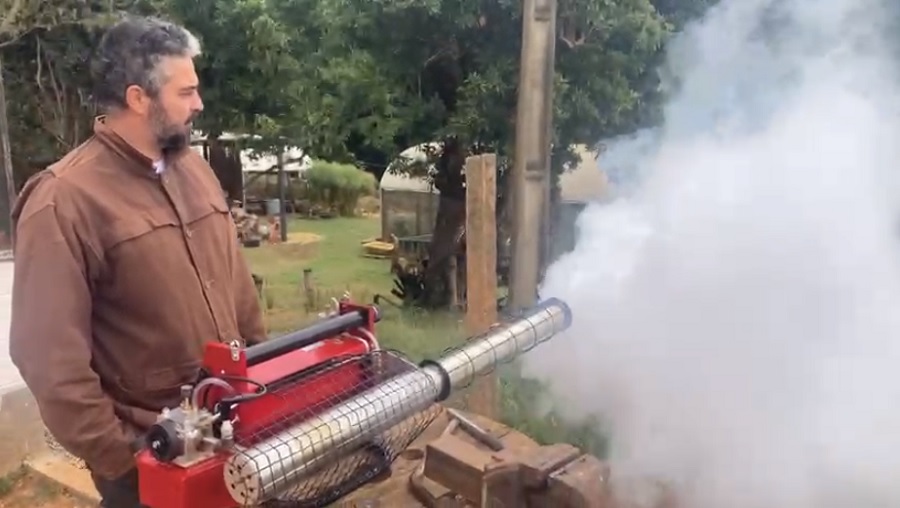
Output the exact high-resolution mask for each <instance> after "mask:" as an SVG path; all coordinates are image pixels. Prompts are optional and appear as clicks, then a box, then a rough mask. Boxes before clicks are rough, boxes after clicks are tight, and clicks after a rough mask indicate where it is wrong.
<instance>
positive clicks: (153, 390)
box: [116, 360, 200, 411]
mask: <svg viewBox="0 0 900 508" xmlns="http://www.w3.org/2000/svg"><path fill="white" fill-rule="evenodd" d="M199 372H200V362H199V361H197V360H190V361H185V362H182V363H180V364H177V365H172V366H167V367H161V368H155V369H150V370H148V371H145V372H143V373H141V374H138V373H135V374H134V375H133V376H130V375H122V376H119V377H118V378H117V383H116V384H117V385H118V386H117V387H116V388H118V390H119V391H120V392H121V394H122V395H123V396H124V400H122V402H123V403H125V404H128V405H132V406H135V407H138V408H144V409H149V410H153V411H161V410H162V408H164V407H169V408H171V407H175V406H177V405H178V404H179V403H180V402H181V387H182V386H183V385H186V384H194V383H195V382H196V381H197V376H198V374H199Z"/></svg>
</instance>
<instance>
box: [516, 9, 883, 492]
mask: <svg viewBox="0 0 900 508" xmlns="http://www.w3.org/2000/svg"><path fill="white" fill-rule="evenodd" d="M889 17H890V16H888V12H887V11H886V10H884V9H883V6H882V4H881V3H880V2H878V1H876V0H816V1H814V2H812V1H808V0H784V1H763V0H724V1H723V3H722V4H720V5H719V6H718V7H716V8H715V9H713V10H712V11H711V12H709V13H708V14H707V16H706V17H705V18H704V19H703V20H701V21H699V22H698V23H697V24H696V25H695V26H692V27H689V28H688V29H687V30H685V32H684V33H683V34H681V35H680V36H679V37H678V38H677V39H676V40H675V41H673V42H672V44H671V47H670V53H671V54H670V58H669V62H668V66H667V73H668V75H669V76H671V78H672V84H671V86H672V87H673V90H677V91H675V92H673V95H672V99H671V100H670V102H669V103H668V105H667V107H666V121H665V124H664V125H663V126H662V127H661V128H659V129H656V130H653V131H647V132H642V133H639V134H638V135H637V136H632V137H630V138H628V139H622V140H613V142H612V143H611V144H610V147H609V150H608V152H607V153H605V154H604V155H603V156H601V159H600V165H601V166H602V167H604V168H610V169H615V168H619V169H629V171H627V172H623V173H622V174H623V175H626V176H628V175H631V176H635V175H636V176H637V179H636V180H634V181H631V182H626V183H630V184H631V185H623V188H625V189H627V193H623V194H622V196H621V197H620V198H619V199H617V200H615V201H614V202H612V203H611V204H604V205H596V206H591V207H589V208H588V209H587V210H585V211H584V212H583V213H582V215H581V217H580V218H579V223H578V227H579V240H578V243H577V246H576V249H575V250H574V252H572V253H570V254H569V255H567V256H565V257H564V258H562V259H561V260H559V261H558V262H557V263H556V264H555V265H554V266H552V267H551V269H550V270H549V272H548V275H547V278H546V280H545V282H544V284H543V287H542V290H541V292H542V295H544V296H558V297H561V298H562V299H564V300H566V301H567V302H568V303H569V304H570V305H571V306H572V310H573V312H574V318H575V321H574V323H573V326H572V328H571V330H570V331H569V332H567V333H566V334H565V335H564V336H561V337H558V338H557V339H555V340H554V342H553V343H552V344H550V345H548V346H547V347H546V348H542V350H541V351H540V353H539V354H532V355H527V357H526V358H525V359H524V360H523V361H524V364H525V365H524V367H525V373H526V374H527V375H531V376H534V377H537V378H539V379H542V380H544V381H546V382H547V383H548V384H549V385H550V389H551V393H552V396H553V400H554V401H555V402H556V403H557V404H558V405H561V406H562V409H563V410H564V411H566V412H567V415H566V416H567V417H569V418H571V419H573V420H574V419H578V418H581V417H584V416H587V415H589V414H593V415H598V416H600V417H601V418H602V419H603V421H604V422H605V425H606V427H607V430H608V431H609V432H610V435H611V456H610V461H611V463H612V466H613V476H614V477H650V478H654V479H658V480H661V481H664V482H668V483H669V484H670V485H671V486H672V487H673V488H674V489H675V490H676V493H677V497H678V498H679V504H680V505H681V506H684V507H686V508H887V507H892V508H896V507H898V506H900V482H898V481H897V478H898V475H900V246H898V238H900V210H898V203H900V201H898V198H900V191H898V176H900V168H898V164H900V115H898V109H897V105H898V98H900V94H898V83H900V80H898V78H897V76H896V75H895V74H894V63H893V57H892V55H891V53H890V51H889V47H890V44H889V43H888V40H887V38H886V37H885V36H884V34H885V33H886V32H887V31H886V30H883V28H884V27H883V25H884V23H885V21H884V20H885V19H887V18H889Z"/></svg>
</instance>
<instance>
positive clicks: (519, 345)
mask: <svg viewBox="0 0 900 508" xmlns="http://www.w3.org/2000/svg"><path fill="white" fill-rule="evenodd" d="M571 319H572V316H571V311H570V310H569V307H568V306H567V305H566V304H565V303H564V302H562V301H560V300H557V299H550V300H547V301H545V302H543V303H541V304H540V305H539V306H538V307H537V308H535V309H532V310H530V311H528V312H526V313H523V315H521V316H520V317H518V318H516V319H513V320H510V321H508V322H507V323H504V324H501V325H498V326H495V327H493V328H492V329H491V330H490V331H488V332H487V333H484V334H482V335H479V336H477V337H474V338H472V339H470V340H469V341H467V342H466V344H465V345H463V346H461V347H458V348H454V349H451V350H449V351H447V352H446V353H445V354H444V355H442V356H441V357H440V359H438V360H436V361H428V362H423V364H422V365H421V368H420V369H415V370H412V371H410V372H407V373H404V374H400V375H398V376H396V377H393V378H391V379H389V380H388V381H386V382H384V383H381V384H379V385H378V386H376V387H374V388H371V389H369V390H367V391H365V392H363V393H361V394H359V395H356V396H354V397H352V398H350V399H348V400H346V401H344V402H342V403H340V404H338V405H336V406H333V407H332V408H330V409H328V410H326V411H324V412H323V413H321V414H319V415H316V416H315V417H312V418H310V419H308V420H306V421H304V422H302V423H300V424H298V425H297V426H294V427H292V428H290V429H288V430H285V431H283V432H281V433H279V434H278V435H276V436H274V437H271V438H269V439H266V440H264V441H262V442H260V443H258V444H256V445H254V446H251V447H249V448H246V449H239V450H236V452H235V454H234V455H233V456H232V457H231V458H230V459H229V460H228V462H227V463H226V464H225V468H224V473H225V484H226V486H227V487H228V491H229V493H230V494H231V496H232V498H233V499H234V500H235V502H237V503H239V504H241V505H243V506H255V505H257V504H259V503H261V502H264V501H267V500H270V499H274V498H276V497H278V496H279V495H280V494H281V493H283V492H285V491H287V490H289V489H290V488H291V487H292V486H294V485H296V484H297V482H299V481H302V480H303V479H304V478H305V477H307V476H308V475H311V474H313V473H314V472H315V471H316V470H317V469H318V468H319V467H320V466H323V465H325V464H327V463H330V462H331V461H332V460H335V459H338V460H339V458H340V456H341V455H342V454H344V453H348V452H349V451H351V450H353V449H355V448H356V447H357V446H361V445H363V444H364V443H366V442H368V441H369V440H370V439H371V438H372V437H373V436H376V435H378V434H380V433H382V432H384V431H387V430H389V429H391V428H392V427H394V426H395V425H397V424H399V423H401V422H403V421H404V420H406V419H407V418H409V417H411V416H413V415H415V414H416V413H419V412H421V411H424V410H426V409H428V407H430V406H431V405H432V404H433V403H435V402H436V401H440V400H442V399H444V398H446V397H447V395H449V394H450V393H451V392H452V391H453V390H455V389H457V388H460V387H462V386H465V385H466V384H468V383H470V382H471V381H472V380H473V379H474V378H475V377H476V376H480V375H483V374H486V373H488V372H490V371H491V370H493V369H495V368H496V367H497V365H499V364H502V363H504V362H508V361H511V360H513V359H515V358H516V357H517V356H519V355H520V354H523V353H525V352H527V351H529V350H530V349H532V348H534V347H535V346H537V345H539V344H541V343H542V342H545V341H547V340H549V339H550V338H551V337H553V336H554V335H555V334H557V333H559V332H561V331H563V330H565V329H566V328H568V327H569V326H570V324H571Z"/></svg>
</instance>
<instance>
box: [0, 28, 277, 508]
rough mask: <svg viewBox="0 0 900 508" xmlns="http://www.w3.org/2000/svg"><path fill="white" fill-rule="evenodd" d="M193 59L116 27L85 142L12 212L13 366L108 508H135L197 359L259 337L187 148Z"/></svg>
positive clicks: (203, 168) (225, 223)
mask: <svg viewBox="0 0 900 508" xmlns="http://www.w3.org/2000/svg"><path fill="white" fill-rule="evenodd" d="M199 53H200V44H199V42H198V41H197V39H196V38H195V37H194V36H193V35H192V34H191V33H189V32H188V31H187V30H185V29H184V28H182V27H180V26H177V25H174V24H171V23H167V22H164V21H161V20H157V19H149V18H128V19H125V20H123V21H120V22H119V23H118V24H116V25H115V26H113V27H112V28H111V29H110V30H109V31H108V33H106V34H105V36H104V37H103V39H102V41H101V42H100V47H99V49H98V51H97V56H96V60H95V62H94V64H95V65H94V66H93V69H92V71H93V74H94V77H95V81H96V90H95V99H96V100H97V105H98V107H99V108H100V111H101V113H102V115H103V116H100V117H98V118H97V119H96V121H95V123H94V133H93V136H92V137H91V138H90V139H88V140H87V141H86V142H84V144H82V145H81V146H79V147H77V148H75V149H74V150H72V151H71V152H70V153H68V154H67V155H65V156H64V157H63V158H62V159H61V160H60V161H58V162H56V163H55V164H53V165H52V166H50V167H49V168H47V169H46V170H44V171H43V172H41V173H39V174H37V175H35V176H34V177H32V179H30V180H29V181H28V183H27V184H26V185H25V187H24V189H23V190H22V192H21V194H20V196H19V200H18V202H17V203H16V207H15V210H14V212H13V219H14V221H15V224H16V230H15V231H16V236H15V240H16V244H15V279H14V280H15V282H14V286H13V303H12V325H11V330H10V356H11V357H12V360H13V362H14V363H15V365H16V366H17V367H18V369H19V371H20V373H21V375H22V378H23V379H24V380H25V383H26V384H27V385H28V387H29V389H30V390H31V392H32V394H33V395H34V397H35V399H36V401H37V404H38V406H39V407H40V412H41V415H42V417H43V420H44V423H45V425H46V427H47V429H48V430H49V431H50V433H51V434H52V435H53V436H54V438H55V439H56V440H57V441H58V442H59V443H60V444H61V445H62V446H63V447H64V448H65V449H66V450H68V451H69V452H70V453H71V454H73V455H75V456H76V457H79V458H81V459H83V460H84V461H85V463H86V464H87V466H88V468H89V469H90V471H91V473H92V476H93V478H94V482H95V484H96V486H97V489H98V491H99V492H100V494H101V496H102V497H103V504H102V506H106V507H111V508H133V507H138V506H140V502H139V499H138V493H137V475H136V472H135V462H134V454H135V452H136V451H137V449H138V446H139V445H138V443H139V442H140V437H141V436H142V434H143V433H144V432H145V431H146V430H147V429H148V428H149V427H150V426H151V425H152V424H153V423H154V421H155V418H156V415H157V413H158V412H159V411H161V410H162V409H163V408H164V407H172V406H174V405H176V404H178V402H179V394H180V390H179V387H180V386H181V385H182V384H185V383H191V382H193V381H194V380H195V379H196V377H197V374H198V369H199V365H200V361H201V357H202V353H203V347H204V343H205V342H207V341H221V342H231V341H235V340H237V341H242V342H243V343H244V344H253V343H256V342H258V341H261V340H264V337H265V330H264V326H263V320H262V314H261V310H260V305H259V301H258V300H257V295H256V291H255V286H254V284H253V279H252V278H251V274H250V271H249V270H248V267H247V265H246V263H245V261H244V258H243V255H242V253H241V251H240V247H239V245H238V242H237V235H236V230H235V226H234V222H233V220H232V217H231V214H230V213H229V210H228V207H227V206H226V203H225V200H224V198H223V193H222V189H221V186H220V184H219V182H218V180H217V178H216V177H215V175H214V174H213V172H212V169H211V168H210V167H209V165H208V164H207V163H206V162H205V161H204V160H203V158H202V157H200V156H199V154H197V153H196V152H195V151H194V150H192V149H191V148H190V146H189V144H190V134H191V123H192V121H193V120H194V119H195V118H196V117H197V115H198V114H200V112H201V111H202V110H203V102H202V101H201V99H200V94H199V89H198V85H199V81H198V77H197V73H196V72H195V69H194V62H193V59H194V58H195V57H196V56H197V55H198V54H199Z"/></svg>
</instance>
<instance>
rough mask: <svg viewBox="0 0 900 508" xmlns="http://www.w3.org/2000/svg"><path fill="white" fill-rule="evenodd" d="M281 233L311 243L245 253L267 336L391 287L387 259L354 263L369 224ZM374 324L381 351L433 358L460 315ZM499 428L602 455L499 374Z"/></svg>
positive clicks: (532, 389)
mask: <svg viewBox="0 0 900 508" xmlns="http://www.w3.org/2000/svg"><path fill="white" fill-rule="evenodd" d="M288 231H289V234H290V235H291V236H292V237H293V236H295V235H296V237H298V238H313V235H315V236H317V237H318V241H315V242H311V243H307V244H301V243H294V242H290V243H288V244H283V245H266V246H262V247H257V248H248V249H245V251H244V252H245V255H246V257H247V261H248V262H249V264H250V266H251V269H252V270H253V272H254V273H256V274H258V275H261V276H263V277H265V279H266V288H265V295H266V302H265V305H266V319H267V323H268V326H269V331H270V334H273V335H277V334H280V333H283V332H286V331H290V330H294V329H297V328H299V327H301V326H303V325H304V324H306V323H310V322H311V321H314V320H316V319H318V312H319V311H321V310H324V309H325V308H326V307H327V305H328V304H329V301H330V299H331V298H333V297H334V298H339V297H340V296H341V295H342V294H343V293H344V292H345V291H346V292H349V293H350V295H351V299H352V300H354V301H356V302H359V303H365V304H368V303H372V301H373V297H374V296H375V295H376V294H378V293H381V294H385V295H389V292H390V288H391V287H392V284H393V283H392V277H391V274H390V271H389V270H390V264H389V262H388V261H387V260H379V259H370V258H365V257H362V255H361V254H362V247H361V243H362V241H363V240H366V239H369V238H374V237H376V236H378V234H379V232H380V221H379V219H377V218H337V219H327V220H306V219H292V220H291V221H290V222H289V225H288ZM305 269H310V270H311V271H312V272H311V273H312V278H313V281H314V284H315V286H316V293H315V295H314V296H315V297H314V302H313V304H312V305H307V303H308V302H307V298H306V297H305V294H304V290H303V283H302V281H303V271H304V270H305ZM379 308H380V310H381V313H382V320H381V322H379V323H378V324H377V325H376V328H377V335H378V339H379V342H380V343H381V345H382V346H383V347H386V348H392V349H397V350H399V351H402V352H404V353H405V354H406V355H408V356H409V357H410V358H411V359H413V360H415V361H418V360H420V359H422V358H423V357H426V356H427V357H435V356H437V355H439V354H440V353H441V352H442V351H443V350H444V349H446V348H447V347H448V346H451V345H453V344H455V343H458V342H459V341H461V340H462V339H464V337H465V334H464V332H463V329H462V316H457V315H452V314H450V313H443V314H442V313H425V312H423V311H414V310H408V309H406V310H401V309H396V308H394V307H391V306H389V305H381V306H380V307H379ZM501 390H502V393H501V397H502V400H503V414H502V416H503V421H504V422H505V423H507V424H508V425H511V426H513V427H515V428H517V429H519V430H521V431H523V432H525V433H527V434H529V435H531V436H532V437H534V438H535V439H537V440H538V441H542V442H570V443H573V444H575V445H578V446H582V447H584V448H586V449H589V450H591V451H593V452H594V453H597V454H600V455H602V454H603V453H604V452H605V440H604V439H602V438H601V437H600V436H597V435H596V433H595V432H594V431H593V430H592V429H591V428H588V427H584V426H581V427H571V426H567V425H566V424H564V423H563V422H561V421H559V420H558V419H557V418H555V416H554V415H553V414H550V415H544V414H542V415H540V416H539V417H538V416H537V415H535V414H534V412H533V407H532V404H533V403H534V401H535V400H537V397H539V393H538V392H539V391H540V387H539V386H538V385H537V383H534V382H531V381H529V380H525V379H521V378H520V377H518V376H516V375H515V372H514V371H513V370H507V371H505V372H504V375H503V377H502V379H501Z"/></svg>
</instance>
